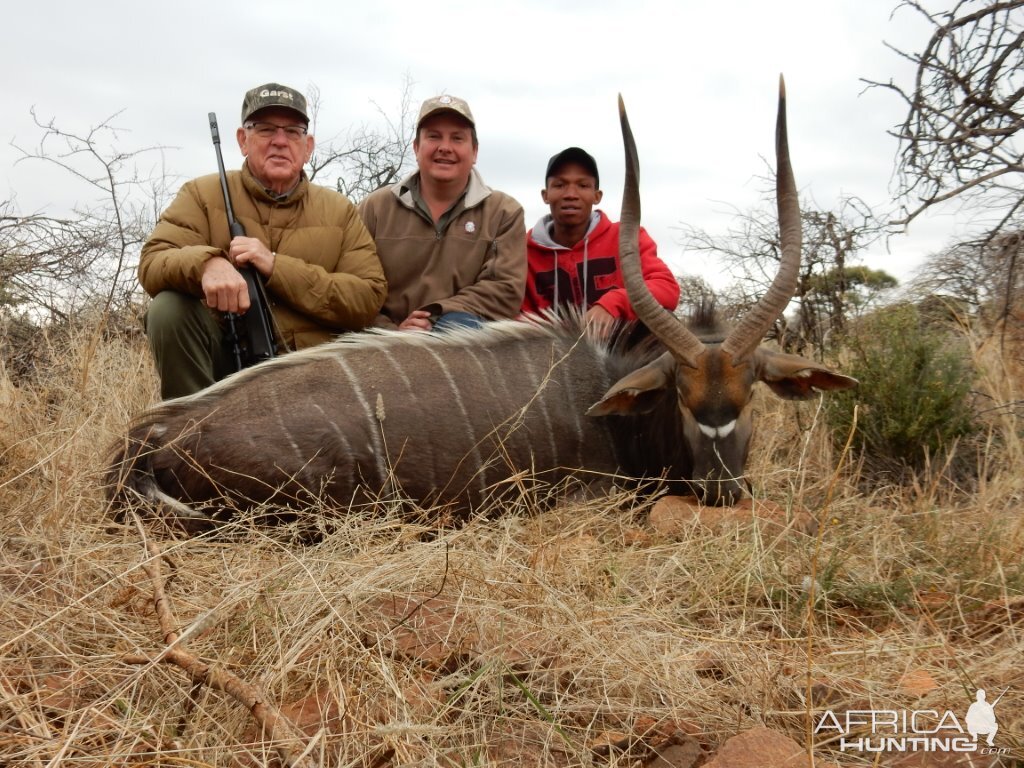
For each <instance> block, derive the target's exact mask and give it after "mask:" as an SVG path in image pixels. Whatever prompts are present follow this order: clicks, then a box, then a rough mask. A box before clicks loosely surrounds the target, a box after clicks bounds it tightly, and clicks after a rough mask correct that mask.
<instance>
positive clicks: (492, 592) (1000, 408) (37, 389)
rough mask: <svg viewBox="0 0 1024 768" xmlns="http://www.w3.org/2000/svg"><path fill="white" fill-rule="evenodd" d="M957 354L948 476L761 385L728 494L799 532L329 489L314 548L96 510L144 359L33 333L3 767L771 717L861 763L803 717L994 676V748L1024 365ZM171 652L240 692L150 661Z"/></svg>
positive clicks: (6, 574)
mask: <svg viewBox="0 0 1024 768" xmlns="http://www.w3.org/2000/svg"><path fill="white" fill-rule="evenodd" d="M974 349H975V362H976V365H977V367H978V370H979V371H980V372H981V375H980V377H979V387H980V388H981V389H982V390H983V394H984V395H985V397H986V398H987V399H988V402H989V404H990V408H989V410H988V411H987V413H985V414H984V416H983V418H984V419H985V423H986V425H987V431H986V433H985V439H983V440H981V441H979V442H978V444H977V445H976V446H973V447H972V450H974V451H975V452H976V457H977V464H978V472H977V478H978V479H977V480H976V481H974V482H972V483H970V484H969V486H968V485H965V484H964V483H963V482H962V481H960V480H958V479H957V478H956V477H954V476H952V475H951V474H950V473H948V472H944V471H943V467H941V466H937V467H933V469H932V471H931V472H929V473H926V474H924V475H921V476H920V477H919V478H918V479H917V480H916V481H914V482H908V483H906V484H904V485H901V486H880V485H878V484H877V483H876V484H871V483H868V482H866V480H867V479H866V478H864V477H862V476H861V475H860V473H859V471H858V463H857V457H856V456H852V455H845V456H844V455H843V454H842V453H841V452H840V451H837V450H835V449H834V448H833V442H832V440H831V438H830V435H829V434H828V432H827V430H826V428H825V426H824V424H823V423H822V415H821V410H820V407H819V404H818V403H813V402H812V403H806V404H801V405H799V406H797V405H794V404H792V403H782V402H780V401H778V400H775V399H773V398H770V397H763V398H761V399H760V400H759V401H758V409H759V411H760V413H759V417H758V419H759V420H758V427H757V429H758V431H757V437H756V440H755V445H754V447H753V450H752V461H751V466H750V470H751V474H752V475H753V476H754V477H755V478H756V486H755V496H756V497H758V498H759V499H768V500H771V501H773V502H776V503H777V504H779V505H781V506H782V507H784V508H786V509H788V510H806V511H807V512H808V513H810V514H812V515H813V516H814V517H815V518H816V519H817V520H818V522H819V528H818V533H817V534H816V535H805V534H803V533H800V532H798V531H796V530H793V529H779V528H778V527H777V526H769V525H766V524H763V523H761V522H759V521H758V520H756V519H753V518H751V519H750V520H749V521H748V522H739V523H731V524H729V525H725V526H721V525H720V526H714V527H707V526H704V525H701V524H700V523H699V522H695V523H693V524H691V525H686V526H683V527H682V528H680V529H679V530H678V531H677V532H676V533H673V534H672V535H666V534H663V533H659V532H658V531H657V530H656V529H654V528H652V527H651V526H650V525H649V524H648V521H647V514H648V512H649V511H650V508H651V505H652V503H653V501H652V500H650V499H645V498H640V497H637V496H635V495H633V494H632V493H630V492H628V491H623V492H621V493H620V494H618V495H616V496H612V497H608V498H603V499H599V500H591V501H574V500H571V499H570V500H567V501H565V502H564V503H562V504H560V505H558V506H556V507H555V508H553V509H550V508H548V509H545V508H543V507H542V506H541V505H540V504H539V503H537V500H536V499H534V498H531V497H529V496H526V497H524V498H523V499H522V500H521V502H520V503H519V504H517V505H514V506H512V507H510V508H508V509H504V510H494V511H493V512H495V513H498V512H500V514H491V515H482V516H480V517H478V518H474V519H472V520H470V521H468V522H466V523H465V524H464V525H461V526H459V527H455V528H447V529H435V528H433V527H431V526H430V525H428V524H423V523H411V522H408V519H407V518H403V517H402V516H401V515H400V514H399V512H397V511H393V510H386V509H385V510H377V511H375V513H374V514H372V515H371V514H369V513H368V512H367V513H359V514H350V513H349V514H347V513H345V511H344V510H337V509H330V508H328V506H327V505H325V506H324V507H323V508H319V509H311V510H309V515H310V516H315V515H322V516H325V517H330V518H331V520H332V523H331V526H330V528H329V529H328V532H327V534H326V535H325V536H324V537H323V538H322V539H321V540H319V541H317V542H316V543H313V544H310V543H303V542H302V541H301V540H298V539H295V538H294V537H290V536H289V534H288V531H287V530H283V531H275V530H265V529H259V528H257V527H254V526H247V525H246V524H245V522H244V521H242V522H240V523H239V525H238V526H237V529H236V530H234V531H233V532H232V533H231V535H230V536H220V537H214V538H208V537H207V538H193V539H189V538H184V537H177V536H174V535H170V534H167V533H160V532H159V531H156V530H152V529H148V528H144V527H140V526H136V525H133V524H127V525H114V524H113V523H112V521H111V520H110V519H109V517H108V515H107V513H106V510H105V502H104V492H103V489H102V486H101V479H102V473H103V470H104V463H105V460H106V458H107V449H108V447H109V446H110V445H111V444H112V443H113V442H114V441H115V440H116V439H117V438H119V437H120V436H121V435H122V434H123V430H124V427H125V425H126V423H127V422H128V421H129V419H130V418H131V416H132V415H133V414H135V413H137V412H138V411H140V410H142V409H143V408H144V407H145V406H146V405H147V404H149V403H152V402H154V401H155V399H156V387H155V377H154V375H153V372H152V369H151V366H150V364H149V360H148V353H147V352H146V350H145V349H144V347H143V346H142V344H141V343H140V342H138V341H125V340H123V339H119V338H113V339H101V338H98V337H96V336H95V335H94V334H90V333H85V332H83V333H82V334H81V335H79V336H76V337H72V338H69V339H64V340H61V341H57V342H54V343H53V348H52V349H50V350H48V354H47V355H45V356H44V357H45V359H47V360H49V363H48V364H47V367H46V368H45V369H44V370H39V371H37V373H36V375H35V376H34V377H33V379H32V380H31V381H18V382H14V381H12V380H11V379H10V377H9V376H7V375H6V374H4V373H2V372H0V510H2V511H0V527H2V530H0V537H2V547H0V764H5V765H25V766H52V765H74V766H80V765H81V766H100V765H120V764H138V765H143V764H144V765H161V766H164V765H166V766H179V765H180V766H214V765H217V766H227V765H264V764H280V763H281V762H282V761H284V762H288V763H290V764H295V765H311V764H322V765H337V766H346V765H364V766H371V765H372V766H384V765H396V766H397V765H443V766H470V765H551V766H592V765H606V766H612V765H619V766H626V765H630V766H634V765H644V764H650V761H651V760H653V759H655V758H656V753H657V752H659V751H661V752H664V750H665V749H666V748H667V746H668V745H671V744H681V743H683V741H684V740H686V741H688V742H689V743H691V744H693V743H697V744H699V746H700V748H701V749H702V750H703V752H704V753H705V754H707V753H712V752H714V751H715V750H716V749H717V748H718V747H719V746H720V745H721V744H722V743H723V742H724V741H725V740H726V739H728V738H729V737H731V736H733V735H735V734H737V733H739V732H741V731H743V730H746V729H749V728H751V727H753V726H756V725H766V726H768V727H770V728H773V729H776V730H779V731H781V732H783V733H785V734H787V735H789V736H790V737H792V738H793V739H794V740H796V741H797V742H799V743H801V744H804V745H806V747H807V750H808V755H810V756H813V757H814V759H815V760H817V761H823V762H824V761H828V760H831V761H835V762H840V763H841V764H843V765H888V764H892V762H891V761H893V760H895V757H894V756H878V755H868V754H860V753H852V752H849V751H848V752H844V753H839V751H838V749H839V744H838V739H837V738H836V734H835V732H834V731H833V732H829V731H827V730H826V731H820V732H818V733H815V732H814V731H815V726H816V724H817V723H818V719H819V717H820V715H821V713H822V712H823V711H824V710H826V709H830V710H832V711H834V712H844V711H847V710H852V709H892V710H937V711H940V712H941V711H944V710H947V709H949V710H952V711H954V712H955V713H956V714H957V716H958V717H960V719H961V722H963V717H962V715H963V713H964V712H965V711H966V709H967V706H968V704H969V703H971V702H972V701H973V700H974V692H975V690H976V689H977V688H985V689H986V690H987V691H990V692H992V693H991V695H990V700H991V699H993V698H995V695H996V692H1002V691H1003V690H1004V689H1007V692H1006V694H1005V696H1004V698H1003V699H1002V700H1001V701H1000V704H999V706H998V707H997V715H998V717H999V723H1000V730H999V735H998V737H997V743H998V744H999V746H1000V747H1001V748H1003V749H1005V750H1007V752H1005V753H1004V754H1003V755H1002V757H1001V759H1002V760H1003V764H1004V765H1010V764H1013V762H1012V761H1014V760H1018V761H1019V760H1020V759H1021V756H1022V755H1024V751H1022V745H1021V736H1022V724H1024V715H1022V711H1024V708H1022V704H1024V664H1022V660H1024V570H1022V562H1024V472H1022V469H1024V453H1022V439H1021V437H1022V425H1021V418H1020V414H1021V408H1020V407H1019V403H1020V400H1021V398H1022V393H1021V383H1020V382H1021V381H1022V378H1021V373H1022V371H1021V370H1020V367H1019V366H1018V367H1016V368H1013V367H1012V366H1011V365H1010V361H1012V360H1013V359H1014V358H1013V355H1005V354H1000V352H999V350H998V349H997V348H996V347H994V346H992V345H983V344H978V345H975V347H974ZM1019 352H1020V350H1019V349H1018V350H1016V353H1017V358H1018V359H1019ZM1013 403H1018V406H1017V407H1016V408H1014V407H1012V404H1013ZM157 565H159V571H160V573H157V568H156V566H157ZM161 592H162V594H163V596H164V597H165V600H163V601H160V602H159V603H158V604H156V603H155V602H154V595H155V594H157V595H159V594H161ZM161 618H163V620H164V621H165V624H164V625H163V626H162V625H161ZM166 622H170V624H167V623H166ZM168 641H171V642H173V643H175V647H176V648H178V649H180V650H183V651H184V652H185V653H186V654H187V655H188V656H187V657H188V658H189V659H192V660H193V661H194V663H195V664H196V665H201V666H202V669H203V670H206V674H207V677H205V678H203V679H204V680H206V681H207V682H210V681H213V680H214V678H217V679H225V678H226V679H228V680H230V681H235V682H237V683H238V684H239V685H241V686H243V688H244V693H247V695H249V696H250V698H249V699H245V695H241V696H232V695H229V694H228V693H225V692H224V691H223V690H221V689H219V688H218V687H217V686H216V685H211V684H197V683H195V682H194V677H195V676H196V671H197V670H198V669H199V667H198V666H196V667H194V668H193V669H192V670H191V672H192V675H193V676H192V677H190V674H189V670H187V669H184V668H183V667H182V666H176V665H175V664H171V663H166V661H164V660H161V659H160V658H159V657H160V654H161V652H163V651H165V649H166V648H167V643H168ZM217 676H220V677H219V678H218V677H217ZM236 693H237V691H236ZM254 712H255V713H256V714H257V715H262V717H263V719H262V722H263V723H264V724H265V725H266V727H267V732H266V734H261V729H260V726H258V725H257V718H255V717H254V715H253V713H254ZM268 713H269V714H268ZM278 714H280V715H283V716H284V718H286V719H287V722H288V723H290V725H291V726H294V728H291V727H289V728H276V729H275V728H272V726H273V717H274V716H276V715H278ZM268 717H269V720H268ZM279 722H285V721H279ZM677 764H678V763H677Z"/></svg>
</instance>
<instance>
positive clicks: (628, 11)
mask: <svg viewBox="0 0 1024 768" xmlns="http://www.w3.org/2000/svg"><path fill="white" fill-rule="evenodd" d="M896 2H897V0H806V1H805V0H776V2H765V0H731V1H729V2H698V1H697V0H675V1H674V2H672V1H671V0H631V1H630V2H612V1H611V0H590V1H589V2H559V1H558V0H539V1H534V0H527V1H526V2H518V3H488V2H485V1H484V0H466V1H465V2H461V1H459V2H457V1H455V0H438V2H434V3H404V2H397V1H394V0H372V2H358V3H356V2H347V1H345V0H333V2H320V1H316V2H302V1H301V0H297V1H295V2H284V1H283V0H276V1H275V2H264V1H262V0H249V1H248V2H239V1H237V0H225V1H224V2H202V3H201V2H194V1H193V0H178V1H177V2H170V3H161V4H159V5H151V4H147V3H138V2H122V1H121V0H116V1H115V2H96V3H92V4H86V3H81V2H73V3H72V2H68V1H67V0H57V1H56V2H53V1H52V0H51V2H47V3H43V2H35V3H19V4H17V5H16V6H15V5H13V4H8V5H7V7H5V10H4V27H5V32H4V38H5V39H4V45H3V46H2V48H0V62H2V63H3V71H4V73H5V75H6V76H5V84H4V91H5V93H4V99H3V104H4V109H3V115H4V120H3V122H2V127H0V132H2V133H0V137H2V138H3V141H2V142H0V169H2V172H3V178H2V179H0V184H2V188H0V200H3V199H5V198H10V197H12V196H14V197H15V199H16V201H17V206H18V208H19V209H20V211H21V213H23V214H24V213H32V212H38V211H46V212H48V213H52V214H59V213H61V211H62V210H66V209H67V207H68V206H69V205H71V204H72V203H75V202H78V203H86V204H87V203H89V202H90V201H92V200H93V199H95V195H94V194H92V193H91V192H90V191H89V190H87V189H85V188H84V187H82V186H79V185H77V184H75V183H74V181H73V180H72V179H71V178H69V177H68V176H67V175H66V174H65V175H60V174H54V173H52V172H51V171H50V170H49V169H48V168H46V167H45V166H44V165H43V164H40V163H38V162H20V163H17V164H16V163H15V161H16V160H17V158H18V157H19V154H18V152H17V151H15V150H14V148H13V147H12V146H10V142H15V143H17V144H18V145H20V146H22V147H25V148H31V147H33V146H34V145H35V144H36V143H37V142H38V140H39V138H40V135H41V132H40V131H39V130H38V129H37V128H35V127H34V126H33V123H32V119H31V117H30V114H29V110H30V109H32V108H33V107H34V108H35V110H36V113H37V115H38V116H39V117H40V118H42V119H44V120H49V119H51V118H53V119H55V120H56V122H57V123H58V124H59V125H60V126H62V127H64V128H66V129H68V130H73V131H85V130H88V129H89V128H90V127H91V126H94V125H97V124H98V123H100V122H102V121H103V120H105V119H106V118H108V117H110V116H111V115H113V114H114V113H118V112H120V114H119V115H118V116H117V117H116V118H115V120H114V125H116V126H118V127H119V128H121V129H123V131H122V132H121V133H120V135H119V138H118V142H117V143H118V147H119V148H120V149H122V150H125V151H128V150H134V149H138V148H142V147H147V146H156V145H159V146H163V147H167V149H166V150H164V151H163V152H161V153H156V154H150V155H145V156H143V157H142V158H140V169H141V171H142V172H143V173H146V174H149V173H152V172H154V171H156V172H157V173H166V174H168V175H170V176H172V177H174V181H173V183H172V187H173V188H175V189H176V187H177V186H178V183H179V182H180V181H181V180H184V179H187V178H190V177H193V176H198V175H201V174H204V173H210V172H213V171H215V170H216V164H215V160H214V156H213V150H212V147H211V145H210V137H209V129H208V124H207V118H206V115H207V113H208V112H211V111H215V112H217V114H218V116H219V119H220V125H221V131H222V133H223V134H224V135H225V138H226V139H228V141H226V143H225V145H224V152H225V163H226V164H227V166H228V167H229V168H232V167H237V166H238V165H240V163H241V156H240V154H239V153H238V150H237V146H236V145H235V144H234V141H233V139H231V138H230V137H232V136H233V129H234V128H235V127H237V121H238V119H239V109H240V105H241V99H242V94H243V93H244V91H245V90H246V89H248V88H250V87H252V86H255V85H258V84H261V83H264V82H267V81H278V82H282V83H285V84H288V85H291V86H293V87H296V88H298V89H300V90H307V89H308V86H309V85H310V84H311V83H312V84H315V85H316V86H317V87H318V88H319V89H320V92H321V98H322V102H323V104H322V109H321V114H320V118H319V126H318V133H319V135H320V136H321V137H326V138H329V137H331V136H333V135H336V134H343V133H344V132H345V131H347V130H348V129H349V128H351V127H352V126H355V125H359V124H362V123H373V122H374V121H378V120H379V115H378V113H377V106H375V105H379V106H380V107H381V108H383V109H384V110H385V111H388V112H389V113H392V114H396V113H397V111H398V105H399V100H400V97H401V93H402V88H403V83H404V80H405V78H406V76H408V77H409V78H411V80H412V81H413V89H412V95H413V97H414V99H415V102H416V103H417V104H418V103H419V101H421V100H422V99H424V98H427V97H429V96H432V95H435V94H437V93H440V92H447V93H452V94H455V95H458V96H462V97H463V98H465V99H467V100H468V101H469V103H470V106H471V107H472V109H473V112H474V114H475V117H476V120H477V127H478V131H479V135H480V154H479V161H478V165H477V167H478V169H479V170H480V172H481V173H482V174H483V177H484V179H485V180H486V181H487V182H488V183H489V184H490V185H491V186H492V187H495V188H498V189H502V190H503V191H506V192H508V193H510V194H512V195H514V196H515V197H516V198H517V199H518V200H519V201H520V202H521V203H522V204H523V206H524V208H525V209H526V219H527V226H528V227H529V226H531V225H532V224H533V223H534V222H535V221H536V220H537V219H538V218H539V217H540V216H541V215H542V214H544V213H546V207H545V206H544V205H543V203H542V201H541V199H540V189H541V187H542V186H543V175H544V167H545V164H546V161H547V158H548V157H550V156H551V155H552V154H554V153H555V152H556V151H558V150H560V149H562V148H564V147H566V146H569V145H579V146H582V147H584V148H585V149H587V150H588V151H590V152H591V153H592V154H593V155H594V156H595V157H596V158H597V160H598V164H599V166H600V171H601V181H602V184H601V186H602V188H603V190H604V192H605V198H604V203H603V205H602V207H603V208H604V209H605V210H606V211H608V212H609V214H610V215H611V216H612V217H613V218H616V219H617V218H618V209H619V204H620V196H621V183H622V150H621V138H620V134H619V127H618V118H617V112H616V96H617V94H618V93H620V92H621V93H622V95H623V97H624V99H625V101H626V106H627V108H628V111H629V116H630V120H631V123H632V126H633V132H634V134H635V136H636V139H637V144H638V148H639V153H640V163H641V169H642V174H641V196H642V201H643V224H644V226H645V227H646V228H647V229H648V231H649V232H650V233H651V235H652V236H653V237H654V239H655V240H656V242H657V243H658V245H659V249H660V253H661V254H662V256H663V257H664V258H666V260H668V261H669V263H670V264H671V265H672V267H673V269H674V270H675V271H676V272H678V273H680V274H688V273H689V274H692V273H699V274H702V275H704V276H705V277H707V278H708V279H710V280H712V282H714V283H715V284H719V285H720V284H724V283H726V282H728V275H725V274H723V273H722V272H721V267H720V265H718V264H716V263H714V260H713V259H706V258H704V257H703V256H696V255H694V254H687V253H684V251H683V248H682V246H681V245H680V243H679V239H680V235H679V232H678V227H679V226H680V225H682V224H687V225H692V226H696V227H702V228H705V229H708V230H711V231H723V230H724V229H725V228H726V226H727V225H728V223H729V216H730V212H731V210H732V208H733V207H736V208H739V209H743V210H745V209H748V208H750V207H751V206H753V205H754V204H756V203H757V201H758V197H759V190H760V188H761V186H762V182H761V181H760V180H759V178H758V177H760V176H763V174H764V172H765V166H764V160H763V159H764V158H771V157H772V153H773V146H772V142H773V132H774V112H775V106H776V95H777V80H778V75H779V73H780V72H782V73H784V74H785V77H786V83H787V90H788V97H789V99H788V100H789V125H790V129H789V130H790V146H791V151H792V155H793V162H794V167H795V170H796V176H797V183H798V185H799V186H800V188H801V190H802V194H803V195H804V196H810V197H813V199H814V200H815V201H816V203H817V204H818V205H819V206H820V207H822V208H834V207H835V206H836V203H837V201H838V200H839V198H840V196H842V195H855V196H858V197H860V198H862V199H863V200H864V201H866V202H867V203H869V204H870V205H872V206H873V207H875V208H876V210H877V211H879V212H884V211H888V210H889V209H890V206H891V203H890V198H891V195H890V187H891V181H892V174H893V162H894V158H895V154H896V150H897V144H896V141H895V139H893V138H891V137H890V136H888V135H887V133H886V131H887V130H888V129H890V128H891V127H892V126H894V125H895V124H897V123H898V122H900V121H901V120H902V118H903V117H904V115H905V110H904V108H903V105H902V104H901V103H900V102H899V101H898V99H897V98H896V97H895V95H894V94H892V93H890V92H888V91H885V90H882V89H873V90H867V91H865V87H864V84H863V83H862V82H861V80H860V78H868V79H873V80H888V79H890V78H893V79H895V80H896V81H897V82H902V83H907V82H909V79H910V77H911V76H912V73H911V71H910V69H909V68H908V65H907V63H906V62H905V61H903V60H901V59H900V58H899V57H898V56H897V55H896V54H894V53H892V52H891V51H889V50H888V49H887V48H886V47H885V45H884V42H889V43H891V44H894V45H896V46H897V47H899V48H902V49H903V50H911V51H917V50H920V49H921V48H922V47H923V45H924V43H925V42H926V40H927V37H928V34H929V28H928V26H927V25H926V24H924V23H922V21H921V19H920V17H918V16H917V15H916V14H914V13H912V12H911V11H909V10H907V9H902V10H900V11H899V12H898V13H896V14H895V15H893V10H894V7H895V5H896ZM953 213H954V212H953V210H948V211H943V212H941V214H942V215H936V216H930V217H927V218H924V219H922V220H920V221H915V222H914V224H913V225H912V227H911V230H910V232H909V233H908V234H907V235H900V236H897V237H894V238H891V239H890V240H889V242H888V251H887V250H886V244H885V243H880V244H879V245H877V246H876V247H875V248H874V249H873V250H872V251H871V252H870V253H868V254H867V255H866V258H865V262H866V263H867V264H868V265H869V266H872V267H875V268H883V269H886V270H888V271H889V272H890V273H892V274H894V275H896V276H897V277H900V278H901V279H902V278H906V277H907V276H908V275H909V274H910V272H911V270H912V269H913V267H914V266H916V265H917V264H919V263H920V261H921V259H922V258H923V257H924V256H925V255H927V254H928V253H931V252H933V251H935V250H938V249H939V248H941V247H942V246H943V245H944V244H945V243H946V242H947V241H948V240H949V238H951V237H952V236H953V235H954V233H955V231H956V229H955V227H956V219H955V217H954V216H953Z"/></svg>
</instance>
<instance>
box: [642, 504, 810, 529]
mask: <svg viewBox="0 0 1024 768" xmlns="http://www.w3.org/2000/svg"><path fill="white" fill-rule="evenodd" d="M754 520H758V521H760V522H761V524H762V525H764V526H765V527H766V528H767V529H768V530H770V531H772V532H775V533H779V532H782V531H783V530H786V529H791V530H793V531H796V532H799V533H806V534H808V535H813V534H814V533H816V532H817V529H818V524H817V521H816V520H815V519H814V517H813V516H812V515H811V514H810V513H809V512H808V511H807V510H805V509H803V508H802V507H797V508H795V509H794V510H793V511H792V513H790V512H788V511H787V510H786V508H785V507H782V506H780V505H778V504H776V503H775V502H773V501H768V500H766V499H749V498H747V499H742V500H740V501H739V502H738V503H737V504H735V505H734V506H731V507H708V506H705V505H703V504H701V503H700V501H699V500H698V499H697V498H695V497H693V496H664V497H662V498H661V499H659V500H658V502H657V503H656V504H655V505H654V507H653V509H651V512H650V515H649V517H648V522H649V523H650V525H651V527H652V528H654V530H656V531H657V532H658V533H660V534H662V535H664V536H668V537H675V536H679V535H681V534H683V533H684V532H685V531H687V530H689V529H690V528H692V527H694V526H695V525H699V526H701V527H703V528H708V529H710V530H712V531H716V532H717V531H721V530H723V529H725V528H728V527H730V526H736V525H743V524H746V523H752V522H754Z"/></svg>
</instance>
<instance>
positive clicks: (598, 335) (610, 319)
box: [584, 304, 615, 339]
mask: <svg viewBox="0 0 1024 768" xmlns="http://www.w3.org/2000/svg"><path fill="white" fill-rule="evenodd" d="M584 322H585V323H586V325H587V333H589V334H590V336H591V338H594V339H607V338H608V335H609V334H610V333H611V332H612V328H614V327H615V317H614V316H613V315H612V314H611V313H610V312H609V311H608V310H606V309H605V308H604V307H599V306H597V305H596V304H595V305H594V306H593V307H591V308H590V309H588V310H587V314H586V315H585V316H584Z"/></svg>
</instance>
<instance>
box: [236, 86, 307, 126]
mask: <svg viewBox="0 0 1024 768" xmlns="http://www.w3.org/2000/svg"><path fill="white" fill-rule="evenodd" d="M267 107H283V108H285V109H290V110H292V111H293V112H298V113H299V115H301V116H302V119H303V120H305V121H306V122H307V123H308V122H309V115H307V114H306V97H305V96H303V95H302V94H301V93H299V92H298V91H296V90H295V89H294V88H289V87H288V86H287V85H281V84H280V83H266V84H264V85H258V86H256V87H255V88H253V89H252V90H250V91H246V93H245V98H244V99H242V122H243V123H244V122H245V121H246V120H248V119H249V118H250V117H252V116H253V115H254V114H255V113H257V112H259V111H260V110H261V109H266V108H267Z"/></svg>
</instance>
